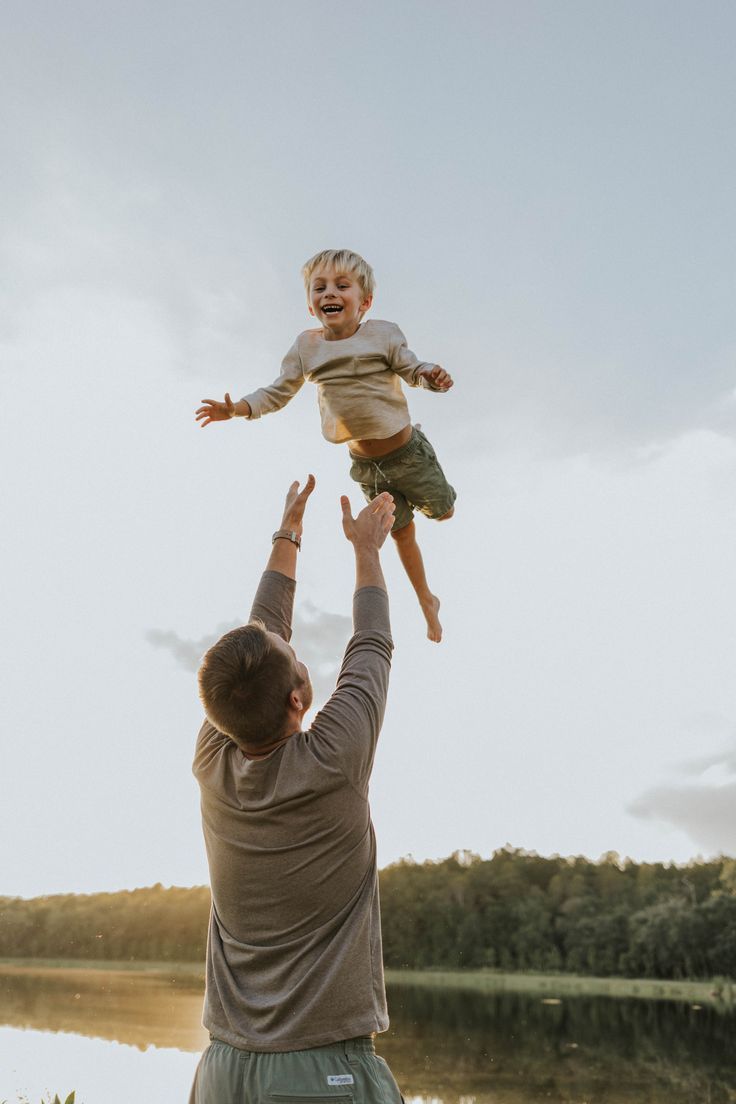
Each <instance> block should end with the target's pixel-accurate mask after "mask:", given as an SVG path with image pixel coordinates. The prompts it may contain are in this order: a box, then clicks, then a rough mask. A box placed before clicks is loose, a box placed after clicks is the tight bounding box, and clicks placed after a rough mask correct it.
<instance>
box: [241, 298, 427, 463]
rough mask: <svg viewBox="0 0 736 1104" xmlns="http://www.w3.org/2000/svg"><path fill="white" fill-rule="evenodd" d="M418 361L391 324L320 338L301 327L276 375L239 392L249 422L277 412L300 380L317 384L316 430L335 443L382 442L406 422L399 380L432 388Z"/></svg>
mask: <svg viewBox="0 0 736 1104" xmlns="http://www.w3.org/2000/svg"><path fill="white" fill-rule="evenodd" d="M434 367H435V365H434V364H429V363H428V362H425V361H421V360H419V359H418V358H417V357H416V356H415V354H414V353H413V352H412V351H411V349H409V348H407V344H406V338H405V337H404V335H403V333H402V332H401V330H400V329H399V327H398V326H397V325H396V323H395V322H382V321H380V319H377V318H369V319H368V321H367V322H363V323H362V324H361V325H360V326H359V327H358V329H357V330H356V331H355V333H354V334H353V335H352V336H351V337H345V338H342V339H341V340H339V341H326V340H325V339H324V337H323V336H322V330H321V329H320V330H305V331H304V333H300V334H299V336H298V337H297V339H296V341H295V342H294V344H293V345H292V347H291V348H290V349H289V351H288V353H287V354H286V356H285V357H284V360H283V363H282V365H281V373H280V375H279V377H278V379H275V380H274V382H273V383H271V384H269V386H268V387H260V388H259V389H258V390H257V391H254V392H253V393H252V394H250V395H245V396H243V397H244V399H245V400H246V402H247V403H248V405H249V406H250V409H251V414H250V417H251V420H252V419H255V418H260V417H261V416H262V415H263V414H270V413H273V411H275V410H280V409H281V408H282V407H283V406H285V405H286V403H288V402H289V401H290V400H291V399H293V398H294V395H296V393H297V391H298V390H299V389H300V388H301V386H302V385H303V383H304V381H305V380H310V381H311V382H312V383H316V385H317V395H318V399H319V411H320V417H321V419H322V434H323V436H324V437H326V438H327V440H328V441H332V442H334V443H335V444H341V443H343V442H345V441H351V440H352V441H357V440H361V439H369V440H372V439H375V440H384V439H385V438H386V437H391V436H392V435H393V434H394V433H398V432H399V430H401V429H404V427H405V426H408V425H409V424H410V423H411V418H410V417H409V407H408V405H407V402H406V397H405V395H404V392H403V389H402V387H401V380H402V379H403V380H404V381H405V382H406V383H408V384H409V385H410V386H411V387H424V388H426V389H427V390H429V391H436V390H438V388H436V387H435V386H434V384H432V383H431V382H430V381H429V380H428V379H427V378H426V376H423V375H422V371H423V370H424V369H430V368H434Z"/></svg>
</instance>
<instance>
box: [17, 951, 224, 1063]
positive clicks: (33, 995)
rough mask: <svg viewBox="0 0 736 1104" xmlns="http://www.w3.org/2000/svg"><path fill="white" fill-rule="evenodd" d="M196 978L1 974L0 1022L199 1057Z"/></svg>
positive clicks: (203, 1039) (202, 1040) (201, 1035)
mask: <svg viewBox="0 0 736 1104" xmlns="http://www.w3.org/2000/svg"><path fill="white" fill-rule="evenodd" d="M203 986H204V982H203V979H202V978H201V977H197V976H188V975H187V974H179V973H175V972H172V973H171V974H149V973H142V972H139V971H137V970H129V971H128V970H118V971H113V970H67V969H61V968H59V969H56V968H49V969H35V968H33V969H30V968H22V969H17V968H12V967H7V968H5V967H0V1022H2V1023H3V1024H7V1025H8V1026H11V1027H25V1028H36V1029H37V1030H40V1031H67V1032H74V1033H75V1034H77V1035H87V1036H89V1037H91V1038H95V1039H112V1040H114V1041H115V1042H118V1043H127V1044H128V1045H130V1046H134V1047H138V1048H139V1049H140V1050H145V1049H146V1048H147V1047H149V1046H156V1047H175V1048H176V1049H177V1050H186V1051H200V1050H202V1049H203V1048H204V1047H205V1046H206V1045H207V1042H208V1036H207V1034H206V1032H205V1031H204V1029H203V1028H202V1026H201V1024H200V1019H201V1016H202V993H203Z"/></svg>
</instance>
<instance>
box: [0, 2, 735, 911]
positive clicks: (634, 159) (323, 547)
mask: <svg viewBox="0 0 736 1104" xmlns="http://www.w3.org/2000/svg"><path fill="white" fill-rule="evenodd" d="M2 22H3V28H2V35H0V60H1V63H2V71H3V74H4V85H5V91H6V94H7V95H6V99H7V114H6V116H5V119H4V122H3V126H2V146H1V148H2V166H1V167H2V177H3V190H4V198H3V212H4V217H3V220H2V225H1V226H0V254H1V261H2V263H1V270H2V285H1V287H0V364H1V369H0V370H1V371H2V381H3V392H4V394H5V400H4V402H5V411H4V413H5V417H4V429H3V433H2V437H1V438H0V449H1V450H2V452H1V454H0V460H1V461H2V465H3V471H4V473H5V478H4V479H3V489H2V500H3V507H2V508H3V516H4V519H5V522H6V525H5V536H4V540H3V542H2V547H1V550H0V557H1V561H2V572H3V580H4V586H3V603H2V604H3V612H2V625H3V631H2V634H1V640H2V671H3V679H2V683H3V690H2V719H3V779H4V782H3V801H2V802H0V840H1V841H2V843H1V844H0V847H1V849H2V850H1V852H0V854H1V861H0V894H5V895H20V896H34V895H39V894H51V893H59V892H94V891H98V890H115V889H119V888H125V887H135V886H140V885H150V884H153V883H155V882H162V883H163V884H165V885H169V884H178V885H192V884H202V883H204V882H206V881H207V869H206V860H205V854H204V847H203V843H202V840H201V830H200V823H199V808H198V796H197V792H196V786H195V783H194V780H193V778H192V776H191V758H192V751H193V745H194V739H195V736H196V733H197V730H198V728H199V725H200V722H201V707H200V705H199V703H198V700H197V695H196V680H195V671H196V666H197V660H198V657H199V655H201V653H202V652H203V651H204V649H205V648H206V647H207V645H208V644H209V643H210V642H211V641H212V640H214V639H216V638H217V636H218V635H219V634H220V633H221V632H222V631H224V630H225V629H227V628H230V627H232V626H233V625H234V624H237V623H239V622H242V621H244V620H246V619H247V616H248V611H249V608H250V601H251V598H252V595H253V592H254V589H255V585H256V583H257V580H258V577H259V574H260V571H261V569H262V567H263V566H264V564H265V561H266V558H267V556H268V553H269V549H270V537H271V533H272V532H273V531H274V529H275V528H277V526H278V523H279V520H280V516H281V505H282V501H283V497H284V494H285V491H286V488H287V487H288V485H289V483H290V482H291V481H292V480H293V479H302V480H303V479H304V478H305V477H306V475H307V473H308V472H310V471H311V472H314V474H315V475H316V478H317V490H316V492H315V494H314V495H313V497H312V500H311V502H310V505H309V512H308V515H307V518H306V526H305V534H304V541H303V549H302V552H301V553H300V560H299V572H300V575H299V591H298V596H297V602H298V607H297V609H298V615H297V623H296V627H295V635H294V641H293V643H294V644H295V647H296V649H297V652H298V653H299V654H301V655H302V656H303V657H304V659H305V660H306V661H307V662H308V663H309V664H310V666H311V668H312V670H313V674H314V680H315V686H316V691H317V692H316V700H315V705H316V706H317V705H319V704H320V702H321V701H324V700H325V698H326V696H327V695H328V694H329V692H330V689H331V686H332V685H333V683H334V677H335V672H336V670H337V667H338V664H339V659H340V656H341V652H342V649H343V647H344V644H345V642H346V641H347V639H348V636H349V633H350V621H349V614H350V601H351V593H352V583H353V575H352V557H351V552H350V548H349V546H348V545H347V543H346V542H345V540H344V537H343V536H342V532H341V527H340V511H339V501H338V500H339V495H340V494H341V493H348V494H349V495H350V497H351V500H352V502H353V504H354V507H355V509H356V510H357V509H358V508H359V506H360V505H361V502H360V493H359V491H358V488H357V486H356V485H354V484H351V482H350V479H349V475H348V469H349V464H348V458H347V453H346V450H345V449H344V447H338V446H334V445H330V444H328V443H327V442H326V441H324V440H323V439H322V437H321V434H320V426H319V417H318V411H317V405H316V395H315V394H314V392H313V390H312V389H311V388H310V387H305V388H303V389H302V391H301V392H300V393H299V395H298V396H297V397H296V398H295V399H294V400H293V402H292V403H291V404H290V405H289V406H288V407H287V408H286V409H285V410H283V411H281V412H280V413H279V414H277V415H272V416H269V417H266V418H264V419H261V420H260V421H258V422H256V423H246V422H245V421H238V422H236V423H227V424H221V425H211V426H209V427H207V428H206V429H204V430H202V429H201V428H200V427H198V426H197V425H196V423H195V421H194V411H195V408H196V407H197V406H198V405H199V403H200V401H201V399H203V398H206V397H207V398H209V397H215V398H219V397H221V396H222V394H223V393H224V392H225V390H229V391H231V392H232V393H233V395H235V396H239V395H243V394H246V393H247V392H249V391H252V390H254V389H255V388H256V387H258V386H260V385H263V384H266V383H269V382H270V381H271V380H272V379H273V378H275V376H276V375H277V374H278V371H279V366H280V362H281V358H282V357H283V355H284V354H285V353H286V351H287V350H288V348H289V347H290V345H291V343H292V341H293V339H294V337H295V335H296V334H297V333H298V332H299V331H300V330H302V329H306V328H308V327H309V325H310V321H311V320H310V319H309V317H308V315H307V311H306V304H305V301H304V293H303V288H302V285H301V280H300V276H299V270H300V267H301V265H302V263H303V262H304V261H305V260H306V258H307V257H309V256H311V255H312V254H313V253H315V252H316V251H317V250H319V249H322V248H329V247H347V248H351V249H354V250H357V251H358V252H359V253H361V254H362V255H364V256H365V257H366V258H367V259H368V260H369V262H370V263H371V264H372V265H373V268H374V270H375V273H376V278H377V292H376V297H375V301H374V306H373V308H372V312H371V315H370V316H371V317H374V318H387V319H390V320H392V321H395V322H398V323H399V325H400V326H401V328H402V329H403V330H404V332H405V333H406V334H407V337H408V340H409V345H410V347H411V348H413V349H414V350H415V351H416V352H417V354H418V355H419V356H420V358H421V359H423V360H428V361H434V362H438V363H441V364H443V365H444V367H445V368H447V370H448V371H450V372H451V374H452V375H453V377H454V378H455V387H454V388H453V390H452V391H451V392H449V393H448V394H445V395H437V394H430V393H427V392H419V391H411V393H410V394H409V395H408V399H409V403H410V410H411V414H412V418H413V420H414V421H417V422H421V424H422V427H423V429H424V431H425V432H426V433H427V435H428V436H429V438H430V440H431V441H432V442H433V444H434V446H435V448H436V450H437V453H438V455H439V458H440V461H441V463H442V465H443V467H444V469H445V471H446V473H447V475H448V477H449V479H450V481H451V482H452V483H453V485H454V486H455V487H456V489H457V492H458V500H457V507H456V515H455V517H454V518H453V520H452V521H451V522H449V523H447V524H443V525H441V526H438V525H435V524H433V523H432V522H429V521H426V520H425V519H423V518H420V519H419V520H418V523H417V526H418V535H419V539H420V543H421V546H422V549H423V552H424V556H425V561H426V564H427V570H428V575H429V580H430V584H431V586H432V587H433V589H434V590H435V591H436V593H437V594H438V595H439V596H440V598H441V600H442V615H443V624H444V629H445V637H444V640H443V642H442V643H441V644H440V645H434V644H431V643H430V642H428V641H427V640H426V639H425V638H424V630H423V623H422V618H421V614H420V612H419V609H418V606H417V605H416V602H415V599H414V597H413V594H412V593H411V591H410V589H409V585H408V582H407V581H406V579H405V577H404V576H403V575H402V572H401V570H400V566H399V564H398V557H397V556H396V555H395V550H394V549H393V548H391V547H388V546H387V547H386V548H385V551H384V553H383V562H384V568H385V572H386V578H387V583H388V587H389V591H390V596H391V609H392V621H393V632H394V638H395V643H396V651H395V659H394V666H393V674H392V685H391V690H390V699H389V707H388V712H387V717H386V722H385V724H384V729H383V733H382V737H381V743H380V748H379V753H378V757H377V761H376V767H375V771H374V775H373V782H372V788H371V804H372V809H373V817H374V822H375V826H376V832H377V836H378V846H379V863H380V864H381V865H386V864H388V863H390V862H394V861H396V860H398V859H399V858H401V857H402V856H408V855H411V856H413V857H414V858H415V859H417V860H418V861H421V860H424V859H427V858H430V859H434V858H442V857H444V856H446V855H448V854H450V853H451V852H453V851H455V850H457V849H468V850H471V851H474V852H476V853H478V854H480V855H482V856H484V857H487V856H489V855H490V854H492V852H493V851H494V850H495V849H496V848H499V847H503V846H504V845H505V844H507V843H510V844H511V845H513V846H515V847H520V848H524V849H527V850H533V851H537V852H539V853H540V854H545V855H550V854H562V855H575V854H584V855H587V856H589V857H591V858H597V857H599V856H600V855H602V854H603V853H605V852H608V851H616V852H618V853H619V854H620V855H621V856H622V857H626V856H628V857H631V858H633V859H636V860H639V861H643V860H646V861H655V860H656V861H676V862H686V861H688V860H689V859H691V858H693V857H696V856H703V857H709V856H715V855H719V854H723V853H726V854H734V853H736V818H735V817H734V813H733V810H734V808H736V680H734V678H733V670H734V659H735V658H736V649H735V645H736V619H735V618H734V616H733V609H734V603H735V601H736V580H735V578H734V564H736V512H735V509H734V506H735V498H736V492H735V491H734V487H735V486H736V479H735V477H736V365H735V363H734V359H735V354H736V338H735V336H734V325H733V298H734V253H733V242H734V240H736V225H734V224H735V223H736V214H735V208H734V204H733V184H732V182H733V179H734V176H736V155H735V153H734V148H735V146H734V140H735V137H736V134H735V130H734V124H733V102H734V96H735V94H736V71H735V70H734V67H733V57H732V46H731V44H732V42H733V37H734V33H735V32H736V9H734V7H733V5H732V4H730V3H725V2H720V0H712V2H711V3H709V4H708V5H705V6H703V5H699V4H696V3H694V2H692V3H682V2H680V0H673V2H667V3H665V2H652V0H644V2H639V0H637V2H630V0H622V2H621V3H617V4H598V5H591V4H588V3H585V2H582V0H581V2H577V0H566V2H564V3H561V4H556V3H550V2H539V0H527V2H525V3H523V4H518V3H516V2H512V0H501V2H494V0H482V2H476V0H465V2H464V3H463V4H450V3H447V2H437V0H405V2H404V3H402V4H400V5H396V4H394V3H389V2H387V0H377V2H376V3H374V4H372V5H370V6H369V7H368V8H366V7H365V5H362V4H357V3H355V2H354V0H343V3H341V4H340V5H339V6H338V7H337V8H333V9H329V10H328V9H324V8H323V9H320V8H318V7H315V6H314V5H307V4H304V3H303V2H301V0H299V2H296V0H279V3H277V4H272V5H268V6H264V5H256V4H253V3H248V2H247V3H242V2H238V3H235V2H227V0H211V2H209V3H207V4H206V5H205V4H204V3H203V2H202V0H190V2H188V3H176V4H174V3H171V2H168V0H162V2H161V3H157V4H156V5H150V4H143V3H140V2H137V0H131V2H130V3H128V4H126V5H122V6H121V5H119V4H112V3H107V2H104V0H103V2H100V0H95V2H94V3H92V2H91V0H90V2H82V0H70V2H69V3H66V4H64V5H58V4H55V3H52V2H50V0H35V2H34V3H32V4H28V3H26V2H24V3H20V2H18V0H9V2H8V3H6V4H4V5H3V14H2Z"/></svg>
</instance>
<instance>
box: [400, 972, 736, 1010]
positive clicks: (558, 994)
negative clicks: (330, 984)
mask: <svg viewBox="0 0 736 1104" xmlns="http://www.w3.org/2000/svg"><path fill="white" fill-rule="evenodd" d="M386 981H387V983H388V984H389V985H418V986H422V987H424V988H432V989H465V990H469V991H472V992H475V993H478V992H480V993H527V994H528V995H529V996H539V997H540V998H542V999H544V998H547V999H551V1000H554V999H563V998H564V997H619V998H625V997H628V998H631V997H634V998H639V999H640V1000H671V1001H689V1002H690V1003H692V1004H712V1005H719V1006H721V1007H724V1006H725V1007H729V1008H731V1007H733V1006H734V1002H735V1001H736V986H734V983H733V982H732V981H729V980H728V979H724V978H715V979H713V980H711V981H658V980H654V979H652V978H621V977H609V978H598V977H581V976H578V975H575V974H504V973H497V972H496V971H495V970H387V971H386Z"/></svg>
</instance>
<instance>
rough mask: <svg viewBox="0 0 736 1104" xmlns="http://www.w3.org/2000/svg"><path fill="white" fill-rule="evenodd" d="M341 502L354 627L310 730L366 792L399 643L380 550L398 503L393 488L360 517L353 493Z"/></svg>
mask: <svg viewBox="0 0 736 1104" xmlns="http://www.w3.org/2000/svg"><path fill="white" fill-rule="evenodd" d="M341 504H342V525H343V530H344V532H345V536H346V537H347V539H348V540H349V541H350V543H351V544H352V546H353V551H354V553H355V594H354V597H353V630H354V631H353V636H352V637H351V639H350V641H349V642H348V646H347V648H346V649H345V656H344V658H343V661H342V666H341V668H340V673H339V675H338V678H337V686H336V687H335V691H334V693H333V694H332V697H331V698H330V700H329V701H328V702H327V704H326V705H325V706H324V707H323V709H321V710H320V712H319V713H318V714H317V716H316V717H315V719H314V723H313V724H312V727H311V729H310V733H311V736H312V747H313V749H314V752H315V754H322V755H323V756H324V757H325V760H330V761H331V762H333V763H337V765H338V766H339V768H340V769H341V770H342V772H343V773H344V774H345V776H346V778H347V779H348V781H349V782H350V783H351V784H352V785H353V786H354V788H355V789H356V790H357V791H358V792H359V793H361V794H365V793H367V790H368V781H369V779H370V774H371V769H372V767H373V757H374V755H375V750H376V743H377V741H378V734H379V732H380V731H381V725H382V723H383V715H384V711H385V708H386V695H387V693H388V678H389V670H390V667H391V651H392V648H393V644H392V642H391V625H390V621H389V611H388V594H387V593H386V584H385V582H384V578H383V571H382V570H381V562H380V559H379V550H380V548H381V545H382V544H383V543H384V541H385V539H386V536H387V534H388V532H389V530H390V529H391V526H392V524H393V519H394V509H395V507H394V502H393V499H392V498H391V495H390V494H388V493H384V494H381V495H378V497H377V498H374V499H373V501H372V502H371V503H370V505H369V506H366V507H365V509H363V510H361V512H360V513H359V514H358V516H357V518H354V517H353V516H352V514H351V511H350V504H349V502H348V500H347V498H344V497H343V498H342V499H341Z"/></svg>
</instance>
